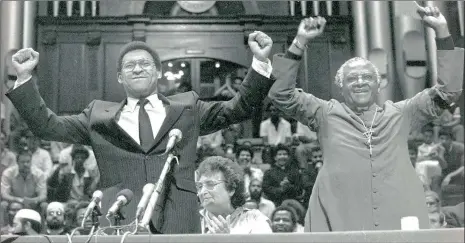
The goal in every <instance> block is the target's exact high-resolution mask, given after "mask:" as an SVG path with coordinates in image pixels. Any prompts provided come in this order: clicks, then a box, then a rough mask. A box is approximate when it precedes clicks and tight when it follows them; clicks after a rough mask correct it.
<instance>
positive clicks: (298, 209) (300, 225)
mask: <svg viewBox="0 0 465 243" xmlns="http://www.w3.org/2000/svg"><path fill="white" fill-rule="evenodd" d="M281 206H288V207H291V208H293V209H294V211H295V216H296V219H297V223H296V227H295V230H294V232H298V233H304V221H305V213H306V212H307V210H306V209H305V208H304V206H302V204H300V202H299V201H297V200H295V199H286V200H284V201H283V203H281Z"/></svg>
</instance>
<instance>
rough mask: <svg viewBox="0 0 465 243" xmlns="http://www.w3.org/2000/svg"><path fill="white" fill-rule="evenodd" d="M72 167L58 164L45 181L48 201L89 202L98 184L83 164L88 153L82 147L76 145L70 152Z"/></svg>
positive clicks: (96, 178)
mask: <svg viewBox="0 0 465 243" xmlns="http://www.w3.org/2000/svg"><path fill="white" fill-rule="evenodd" d="M71 157H72V167H71V168H69V166H67V164H64V163H60V165H61V166H59V167H58V168H56V170H55V171H54V173H53V174H52V175H51V176H50V178H49V179H48V181H47V184H48V189H49V194H48V195H49V197H48V199H49V201H54V200H56V201H59V202H67V201H69V200H74V201H85V200H90V198H91V197H92V193H93V192H94V191H95V189H96V185H97V184H98V181H97V180H98V177H95V176H92V174H91V172H89V171H88V170H87V169H86V168H85V166H84V164H85V161H86V160H87V159H88V158H89V151H88V150H87V148H85V147H84V146H82V145H76V146H74V147H73V150H72V152H71Z"/></svg>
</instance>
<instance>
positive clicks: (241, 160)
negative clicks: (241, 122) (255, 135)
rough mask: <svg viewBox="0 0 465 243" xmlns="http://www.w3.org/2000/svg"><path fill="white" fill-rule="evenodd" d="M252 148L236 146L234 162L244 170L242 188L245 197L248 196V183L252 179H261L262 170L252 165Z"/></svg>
mask: <svg viewBox="0 0 465 243" xmlns="http://www.w3.org/2000/svg"><path fill="white" fill-rule="evenodd" d="M252 157H253V150H252V148H251V147H250V146H239V147H237V148H236V162H237V164H239V165H240V166H241V167H242V169H243V170H244V188H245V195H246V198H248V197H249V196H250V192H249V185H250V182H251V181H252V180H253V179H258V180H260V181H262V180H263V171H262V170H261V169H259V168H255V167H252Z"/></svg>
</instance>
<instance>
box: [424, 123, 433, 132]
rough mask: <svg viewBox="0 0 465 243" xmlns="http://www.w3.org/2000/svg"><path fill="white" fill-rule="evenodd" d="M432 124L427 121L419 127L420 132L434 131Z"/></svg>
mask: <svg viewBox="0 0 465 243" xmlns="http://www.w3.org/2000/svg"><path fill="white" fill-rule="evenodd" d="M433 127H434V126H433V124H431V123H428V124H426V125H424V126H423V127H422V128H421V133H425V132H432V133H434V129H433Z"/></svg>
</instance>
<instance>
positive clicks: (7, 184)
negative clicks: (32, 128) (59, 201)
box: [1, 150, 47, 212]
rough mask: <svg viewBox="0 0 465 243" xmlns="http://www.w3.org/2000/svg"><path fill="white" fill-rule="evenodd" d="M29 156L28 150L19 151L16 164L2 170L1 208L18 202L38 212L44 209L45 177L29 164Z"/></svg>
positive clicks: (30, 154) (45, 205)
mask: <svg viewBox="0 0 465 243" xmlns="http://www.w3.org/2000/svg"><path fill="white" fill-rule="evenodd" d="M31 156H32V153H31V152H30V151H29V150H23V151H20V152H19V153H18V155H17V157H16V160H17V164H18V166H13V167H10V168H8V169H6V170H5V171H3V174H2V181H1V189H2V190H1V195H2V200H3V201H2V203H1V204H2V209H3V210H4V209H6V208H8V204H10V203H12V202H19V203H21V204H23V205H24V208H28V209H35V210H37V211H39V212H44V210H45V209H46V207H47V203H46V202H45V201H46V199H47V186H46V177H45V175H44V173H43V172H42V171H40V170H38V169H37V168H35V167H32V166H31Z"/></svg>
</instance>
